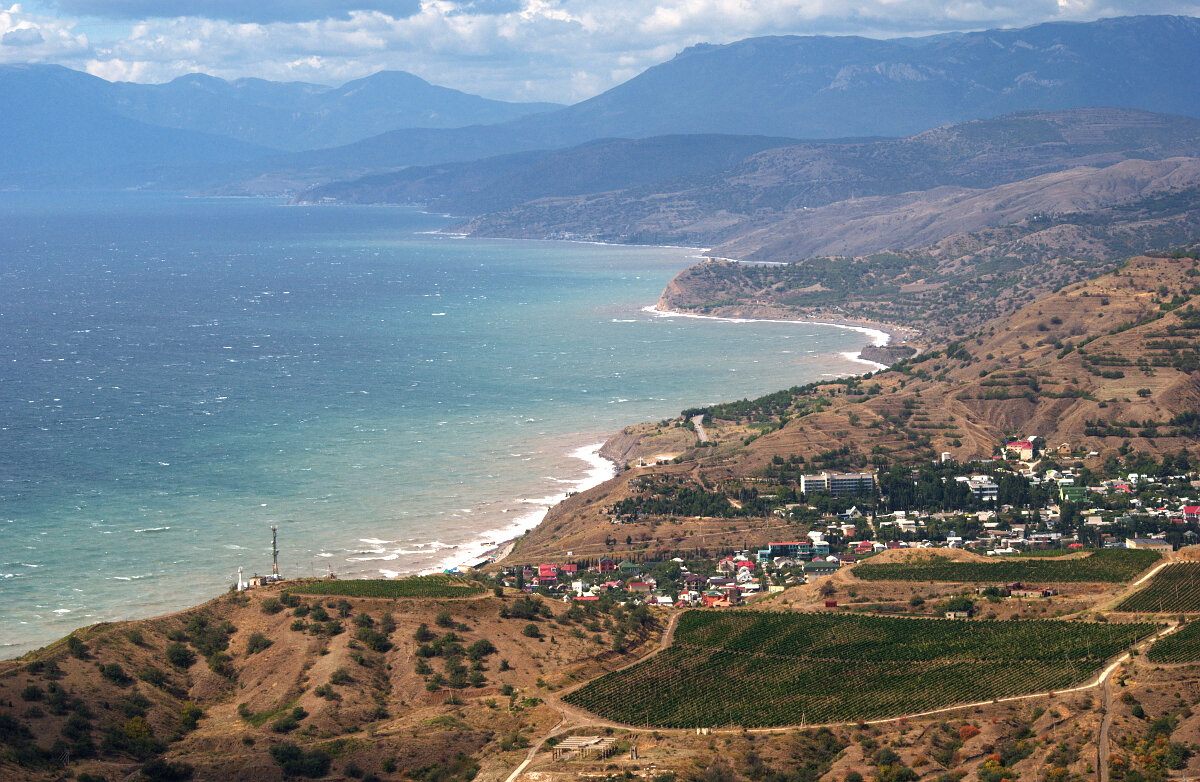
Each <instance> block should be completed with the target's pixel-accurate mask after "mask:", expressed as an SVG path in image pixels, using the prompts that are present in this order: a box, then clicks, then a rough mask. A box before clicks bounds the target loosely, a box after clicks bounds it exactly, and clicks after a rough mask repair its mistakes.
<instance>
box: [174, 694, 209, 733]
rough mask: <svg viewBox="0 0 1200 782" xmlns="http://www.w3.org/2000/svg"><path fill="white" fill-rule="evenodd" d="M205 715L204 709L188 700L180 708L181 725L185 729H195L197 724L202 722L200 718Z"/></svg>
mask: <svg viewBox="0 0 1200 782" xmlns="http://www.w3.org/2000/svg"><path fill="white" fill-rule="evenodd" d="M203 716H204V709H202V708H200V707H199V706H197V705H196V704H194V703H192V702H191V701H188V702H187V703H185V704H183V708H182V709H180V710H179V726H180V727H181V728H183V729H184V730H195V729H196V726H197V725H198V724H199V723H200V718H201V717H203Z"/></svg>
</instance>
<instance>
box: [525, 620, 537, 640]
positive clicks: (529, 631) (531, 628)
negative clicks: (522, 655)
mask: <svg viewBox="0 0 1200 782" xmlns="http://www.w3.org/2000/svg"><path fill="white" fill-rule="evenodd" d="M521 634H522V635H524V636H527V637H529V638H540V637H541V636H542V632H541V631H540V630H538V626H537V625H535V624H534V623H533V622H530V623H529V624H527V625H525V629H524V630H522V631H521Z"/></svg>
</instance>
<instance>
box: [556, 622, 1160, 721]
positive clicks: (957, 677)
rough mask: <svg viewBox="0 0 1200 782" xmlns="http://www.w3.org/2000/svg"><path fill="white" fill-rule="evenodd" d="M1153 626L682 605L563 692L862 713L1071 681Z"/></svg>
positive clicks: (681, 708)
mask: <svg viewBox="0 0 1200 782" xmlns="http://www.w3.org/2000/svg"><path fill="white" fill-rule="evenodd" d="M1154 629H1155V626H1154V625H1151V624H1145V623H1141V624H1133V623H1116V622H1110V623H1081V622H1071V623H1068V622H1055V621H1003V622H980V621H954V620H946V619H899V618H890V617H873V616H856V615H836V614H785V613H766V612H756V611H724V612H721V611H689V612H687V613H686V614H684V616H683V617H682V618H681V620H680V622H679V626H678V628H677V629H676V632H675V642H674V644H672V646H671V647H670V648H668V649H666V650H664V651H663V652H661V653H659V654H658V655H656V656H655V657H653V658H651V659H650V660H647V661H645V662H643V663H641V664H639V665H635V666H633V667H631V668H626V669H624V670H621V671H615V672H613V673H610V674H608V675H606V676H604V677H601V678H600V679H597V680H596V681H593V682H591V683H589V684H588V685H586V686H584V687H583V688H581V689H579V690H577V691H575V692H573V693H570V694H568V695H567V696H565V697H564V700H566V701H567V702H568V703H571V704H572V705H575V706H579V707H581V708H584V709H587V710H589V711H592V712H595V713H596V714H599V715H600V716H602V717H605V718H608V719H612V720H616V721H618V722H622V723H626V724H630V725H639V726H647V727H664V728H692V727H719V726H729V725H733V726H744V727H771V726H781V725H801V724H809V725H812V724H822V723H832V722H851V721H857V720H870V719H878V718H882V717H890V716H896V715H900V714H911V713H915V712H922V711H928V710H931V709H937V708H941V707H946V706H953V705H956V704H967V703H974V702H978V701H987V700H991V699H994V698H1003V697H1006V696H1010V695H1021V694H1028V693H1035V692H1042V691H1046V690H1054V689H1063V688H1066V687H1069V686H1071V685H1075V684H1079V683H1081V682H1084V681H1085V680H1087V679H1088V677H1090V676H1091V675H1092V674H1093V673H1095V672H1096V671H1097V670H1098V669H1099V668H1100V667H1101V665H1102V664H1103V663H1104V661H1105V660H1107V659H1108V658H1109V657H1112V656H1113V655H1115V654H1116V653H1117V652H1119V651H1121V650H1122V649H1125V648H1127V647H1128V646H1130V645H1132V644H1133V643H1134V642H1136V641H1137V640H1138V639H1140V638H1142V637H1144V636H1146V635H1149V634H1150V633H1151V632H1153V631H1154Z"/></svg>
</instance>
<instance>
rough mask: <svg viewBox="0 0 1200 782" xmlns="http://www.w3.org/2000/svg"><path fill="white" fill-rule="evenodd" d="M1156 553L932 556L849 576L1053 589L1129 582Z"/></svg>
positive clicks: (860, 570)
mask: <svg viewBox="0 0 1200 782" xmlns="http://www.w3.org/2000/svg"><path fill="white" fill-rule="evenodd" d="M1160 556H1161V555H1160V554H1159V553H1158V552H1156V551H1140V550H1137V549H1124V548H1117V549H1103V550H1100V551H1096V552H1094V553H1092V554H1089V555H1088V556H1086V557H1080V558H1079V559H1059V558H1052V557H1030V558H1027V559H1024V558H1020V557H1014V558H1000V559H997V560H994V561H983V560H981V561H979V562H960V561H958V560H953V559H950V558H949V557H931V558H930V559H926V560H922V561H920V562H889V563H882V564H878V565H875V564H863V565H859V566H858V567H856V568H854V570H853V571H852V572H853V573H854V575H855V576H856V577H857V578H861V579H863V580H864V581H949V582H955V583H978V582H986V583H991V582H995V583H1006V582H1010V581H1021V582H1034V583H1041V584H1057V583H1063V582H1068V581H1087V582H1105V583H1119V582H1122V581H1129V580H1130V579H1132V578H1133V577H1134V576H1136V575H1137V574H1138V573H1141V572H1142V571H1143V570H1145V569H1146V568H1148V567H1150V566H1151V565H1153V564H1154V563H1155V562H1157V561H1158V560H1159V558H1160Z"/></svg>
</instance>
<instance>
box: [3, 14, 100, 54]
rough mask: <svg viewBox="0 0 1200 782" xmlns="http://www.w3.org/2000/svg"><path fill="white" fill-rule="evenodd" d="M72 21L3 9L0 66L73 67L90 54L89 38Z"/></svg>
mask: <svg viewBox="0 0 1200 782" xmlns="http://www.w3.org/2000/svg"><path fill="white" fill-rule="evenodd" d="M74 27H75V25H74V23H73V22H71V21H70V20H62V19H56V18H54V17H50V16H43V15H38V14H32V13H29V12H27V11H25V9H24V8H22V7H21V6H20V5H14V6H12V7H8V8H6V7H5V6H3V5H0V63H16V62H22V63H26V62H35V63H40V62H58V63H66V64H72V63H74V62H75V61H76V60H77V59H78V58H79V57H81V56H84V55H86V54H87V52H88V39H87V36H86V35H83V34H81V33H76V32H75V30H74Z"/></svg>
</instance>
